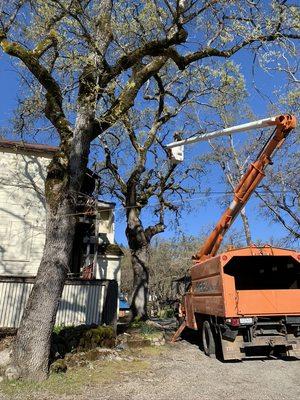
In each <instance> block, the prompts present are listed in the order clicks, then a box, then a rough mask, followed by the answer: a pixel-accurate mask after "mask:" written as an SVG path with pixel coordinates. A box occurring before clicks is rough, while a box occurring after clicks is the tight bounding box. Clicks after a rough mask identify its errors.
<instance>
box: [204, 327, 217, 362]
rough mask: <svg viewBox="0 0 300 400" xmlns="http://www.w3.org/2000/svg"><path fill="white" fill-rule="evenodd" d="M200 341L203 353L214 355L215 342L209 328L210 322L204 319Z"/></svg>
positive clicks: (213, 356)
mask: <svg viewBox="0 0 300 400" xmlns="http://www.w3.org/2000/svg"><path fill="white" fill-rule="evenodd" d="M202 343H203V350H204V353H205V354H206V355H207V356H208V357H211V358H215V357H216V343H215V338H214V335H213V333H212V330H211V326H210V323H209V322H208V321H204V322H203V324H202Z"/></svg>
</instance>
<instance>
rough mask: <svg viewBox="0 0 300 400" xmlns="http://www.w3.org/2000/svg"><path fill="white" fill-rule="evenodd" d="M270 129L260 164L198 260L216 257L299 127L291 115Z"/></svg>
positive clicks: (277, 120)
mask: <svg viewBox="0 0 300 400" xmlns="http://www.w3.org/2000/svg"><path fill="white" fill-rule="evenodd" d="M268 125H274V126H275V130H274V132H273V134H272V136H271V137H270V138H269V140H268V141H267V143H266V144H265V146H264V147H263V149H262V150H261V152H260V154H259V155H258V157H257V159H256V161H255V162H253V163H252V164H251V165H250V167H249V168H248V170H247V172H246V173H245V174H244V175H243V177H242V179H241V180H240V182H239V183H238V185H237V187H236V189H235V191H234V199H233V201H232V202H231V204H230V206H229V207H228V208H227V210H226V211H225V212H224V214H223V215H222V216H221V218H220V219H219V221H218V223H217V225H216V227H215V229H214V230H213V231H212V232H211V234H210V235H209V237H208V238H207V239H206V241H205V242H204V244H203V245H202V247H201V248H200V249H199V251H198V252H197V253H196V254H195V255H194V257H193V259H194V260H197V261H199V260H204V259H206V258H210V257H213V256H215V255H216V253H217V251H218V249H219V247H220V245H221V242H222V240H223V237H224V234H225V233H226V232H227V230H228V229H229V227H230V226H231V224H232V223H233V221H234V220H235V218H236V217H237V216H238V215H239V213H240V211H241V209H242V208H243V207H244V206H245V204H246V202H247V201H248V199H249V197H250V196H251V195H252V193H253V192H254V190H255V189H256V188H257V186H258V185H259V183H260V182H261V180H262V179H263V177H264V176H265V173H264V171H265V169H266V167H267V165H268V164H270V163H271V162H272V160H271V157H272V156H273V155H274V154H275V153H276V151H277V150H278V149H279V148H280V147H281V146H282V144H283V142H284V141H285V139H286V137H287V136H288V134H289V132H290V131H291V130H292V129H294V128H295V127H296V118H295V117H294V116H292V115H289V114H287V115H280V116H277V117H276V118H275V119H274V121H273V122H269V121H268Z"/></svg>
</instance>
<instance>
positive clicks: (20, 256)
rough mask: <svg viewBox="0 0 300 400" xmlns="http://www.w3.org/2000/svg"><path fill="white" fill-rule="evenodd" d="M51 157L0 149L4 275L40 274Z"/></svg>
mask: <svg viewBox="0 0 300 400" xmlns="http://www.w3.org/2000/svg"><path fill="white" fill-rule="evenodd" d="M49 161H50V158H49V156H48V155H46V154H45V155H44V156H42V155H38V156H36V155H32V154H30V153H16V152H14V151H12V150H8V149H5V150H3V149H0V275H27V276H28V275H29V276H30V275H31V276H34V275H35V274H36V272H37V269H38V266H39V263H40V259H41V256H42V251H43V246H44V241H45V234H44V228H45V205H44V194H43V193H44V180H45V176H46V168H47V165H48V163H49Z"/></svg>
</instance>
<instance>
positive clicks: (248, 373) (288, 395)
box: [91, 341, 300, 400]
mask: <svg viewBox="0 0 300 400" xmlns="http://www.w3.org/2000/svg"><path fill="white" fill-rule="evenodd" d="M91 394H92V393H91ZM91 398H93V399H94V398H95V399H96V398H99V399H100V397H91ZM101 398H102V399H111V400H115V399H118V400H125V399H126V400H127V399H128V400H129V399H131V400H171V399H172V400H183V399H188V400H217V399H218V400H220V399H229V398H230V399H237V400H246V399H247V400H248V399H249V400H250V399H251V400H264V399H268V400H271V399H272V400H275V399H276V400H277V399H278V400H279V399H280V400H284V399H289V400H296V399H300V360H289V361H284V360H280V359H274V360H273V359H267V360H257V359H256V360H253V359H252V360H247V361H243V362H236V363H221V362H220V361H218V360H215V359H210V358H208V357H206V356H205V355H204V354H203V353H202V352H201V351H200V350H199V349H198V347H197V346H195V345H192V344H190V343H188V342H184V341H183V342H180V343H177V344H176V345H173V346H171V347H170V348H169V350H168V351H166V352H165V353H164V354H162V355H161V356H160V357H159V358H157V359H155V360H153V361H152V363H151V369H150V371H149V372H147V373H145V375H144V376H142V377H140V378H139V379H129V380H128V381H125V382H124V381H123V382H119V383H118V384H114V385H111V386H110V387H107V388H105V390H104V392H102V396H101Z"/></svg>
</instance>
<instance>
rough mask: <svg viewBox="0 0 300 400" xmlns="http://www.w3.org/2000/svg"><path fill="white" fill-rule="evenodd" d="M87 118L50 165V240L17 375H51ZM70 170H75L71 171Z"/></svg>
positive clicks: (21, 336) (20, 343)
mask: <svg viewBox="0 0 300 400" xmlns="http://www.w3.org/2000/svg"><path fill="white" fill-rule="evenodd" d="M83 119H86V117H84V118H83V117H82V115H79V116H78V118H77V124H76V125H77V126H76V128H77V129H75V130H74V135H76V140H73V143H72V147H71V148H69V147H68V146H61V147H60V149H59V150H58V152H57V154H56V155H55V156H54V158H53V160H52V162H51V163H50V165H49V169H48V174H47V178H46V182H45V195H46V205H47V210H46V211H47V221H46V241H45V246H44V252H43V257H42V260H41V263H40V267H39V270H38V274H37V276H36V280H35V285H34V287H33V290H32V292H31V294H30V296H29V300H28V303H27V305H26V309H25V311H24V316H23V318H22V321H21V325H20V328H19V329H18V333H17V337H16V340H15V342H14V349H13V350H14V351H13V359H12V366H11V368H10V370H9V371H8V373H9V374H11V375H12V377H15V378H18V377H20V376H21V377H23V378H28V379H34V380H43V379H45V378H46V377H47V374H48V362H49V361H48V360H49V352H50V344H51V340H50V339H51V334H52V331H53V326H54V323H55V317H56V312H57V308H58V305H59V299H60V298H61V294H62V291H63V287H64V283H65V280H66V278H67V274H68V272H69V266H70V264H71V257H72V248H73V238H74V231H75V224H76V219H75V213H76V193H77V192H78V191H80V187H81V184H82V182H83V178H84V175H85V171H86V166H87V160H88V154H89V143H88V141H87V140H86V130H84V131H83V130H82V125H85V129H86V127H87V126H88V124H87V121H83ZM69 171H73V173H72V175H71V176H70V175H69Z"/></svg>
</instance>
